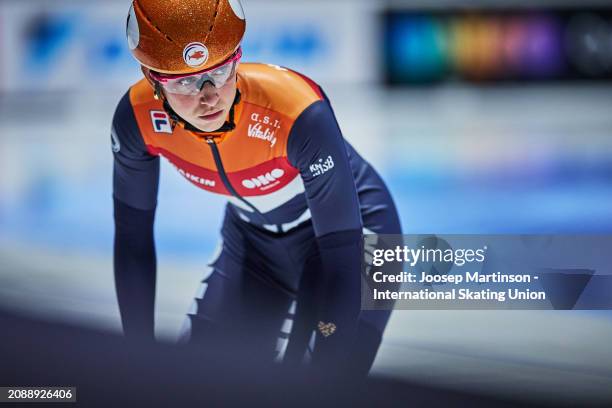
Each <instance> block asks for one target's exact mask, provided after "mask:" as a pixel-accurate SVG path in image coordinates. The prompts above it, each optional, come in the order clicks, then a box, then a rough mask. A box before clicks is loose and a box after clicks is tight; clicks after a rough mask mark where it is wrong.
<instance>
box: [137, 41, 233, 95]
mask: <svg viewBox="0 0 612 408" xmlns="http://www.w3.org/2000/svg"><path fill="white" fill-rule="evenodd" d="M240 58H242V47H239V48H238V50H236V52H235V53H234V54H233V55H232V56H231V57H230V58H229V59H228V60H226V61H224V62H222V63H220V64H218V65H216V66H214V67H212V68H208V69H206V70H203V71H198V72H193V73H190V74H178V75H173V74H162V73H160V72H155V71H149V73H150V75H151V78H153V79H154V80H155V81H157V82H159V83H160V84H161V85H162V87H164V88H166V87H165V86H164V84H168V83H170V82H171V81H172V82H174V81H176V80H180V79H184V78H189V77H194V78H197V79H198V80H197V81H195V82H200V81H199V80H200V79H201V78H202V77H203V76H208V77H209V78H211V79H212V82H213V84H214V85H215V87H217V88H220V87H221V86H223V85H224V84H225V83H226V82H227V80H228V79H229V76H231V73H230V75H229V76H228V78H226V79H225V81H223V83H221V84H217V83H216V82H215V81H214V74H215V71H219V70H221V69H222V68H225V67H227V66H228V65H230V64H237V62H238V61H239V60H240ZM234 69H235V68H234ZM234 69H232V71H234ZM169 91H170V90H169ZM170 92H172V91H170Z"/></svg>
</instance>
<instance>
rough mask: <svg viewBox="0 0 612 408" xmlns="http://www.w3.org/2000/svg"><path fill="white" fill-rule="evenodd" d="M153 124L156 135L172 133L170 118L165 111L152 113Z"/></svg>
mask: <svg viewBox="0 0 612 408" xmlns="http://www.w3.org/2000/svg"><path fill="white" fill-rule="evenodd" d="M151 124H152V125H153V130H154V131H155V133H172V125H171V124H170V116H168V114H167V113H166V112H164V111H151Z"/></svg>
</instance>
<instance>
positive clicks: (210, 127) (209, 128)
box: [195, 118, 225, 132]
mask: <svg viewBox="0 0 612 408" xmlns="http://www.w3.org/2000/svg"><path fill="white" fill-rule="evenodd" d="M224 123H225V118H223V119H222V120H217V121H215V122H206V121H198V122H197V123H196V124H195V125H196V126H195V127H197V128H198V129H200V130H201V131H203V132H214V131H215V130H217V129H219V128H220V127H221V126H223V124H224Z"/></svg>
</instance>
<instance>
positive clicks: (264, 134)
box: [247, 123, 276, 147]
mask: <svg viewBox="0 0 612 408" xmlns="http://www.w3.org/2000/svg"><path fill="white" fill-rule="evenodd" d="M247 133H248V135H249V137H255V138H257V139H262V140H267V141H268V142H270V147H273V146H274V144H275V143H276V136H274V132H271V131H270V128H268V127H266V130H263V126H262V125H261V123H251V124H250V125H249V129H248V132H247Z"/></svg>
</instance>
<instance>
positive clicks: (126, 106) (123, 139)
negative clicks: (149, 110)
mask: <svg viewBox="0 0 612 408" xmlns="http://www.w3.org/2000/svg"><path fill="white" fill-rule="evenodd" d="M146 87H148V92H147V88H146ZM152 94H153V93H152V92H151V87H150V85H149V84H148V83H147V82H146V80H142V81H139V82H137V83H136V84H134V85H133V86H131V87H130V88H129V89H128V90H127V92H125V94H124V95H123V96H122V97H121V99H120V100H119V103H118V104H117V107H116V109H115V113H114V115H113V121H112V130H111V135H112V142H113V151H114V152H115V153H121V154H130V153H134V154H136V153H137V154H138V155H140V154H142V152H144V151H146V147H145V144H144V140H143V137H142V132H141V129H140V126H139V120H138V117H139V110H140V111H142V110H143V107H145V106H146V105H148V104H150V103H151V102H148V101H146V99H147V98H150V99H151V101H153V102H156V101H155V99H154V98H153V96H152ZM148 95H151V96H148ZM140 114H141V112H140Z"/></svg>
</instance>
